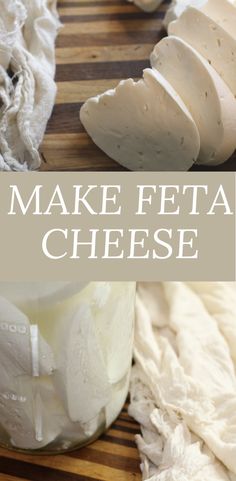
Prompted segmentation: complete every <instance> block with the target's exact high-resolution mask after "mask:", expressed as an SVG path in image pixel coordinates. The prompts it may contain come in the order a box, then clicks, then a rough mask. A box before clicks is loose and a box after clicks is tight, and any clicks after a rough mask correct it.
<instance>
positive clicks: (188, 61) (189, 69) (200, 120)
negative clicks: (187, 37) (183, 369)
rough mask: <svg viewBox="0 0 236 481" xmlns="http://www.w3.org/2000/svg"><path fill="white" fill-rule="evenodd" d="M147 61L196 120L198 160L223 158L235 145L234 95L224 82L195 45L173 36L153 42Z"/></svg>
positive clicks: (215, 161)
mask: <svg viewBox="0 0 236 481" xmlns="http://www.w3.org/2000/svg"><path fill="white" fill-rule="evenodd" d="M214 1H215V0H214ZM220 1H222V0H220ZM233 8H234V7H233ZM235 12H236V9H235ZM151 65H152V67H153V68H156V69H157V70H158V71H159V72H160V73H161V74H162V75H163V77H165V79H166V80H168V82H170V83H171V85H172V86H173V87H174V89H175V90H176V92H178V94H179V95H180V97H181V98H182V100H183V101H184V103H185V105H186V106H187V108H188V110H189V111H190V113H191V115H192V117H193V119H194V121H195V123H196V126H197V128H198V131H199V134H200V145H201V147H200V152H199V157H198V163H201V164H205V165H217V164H220V163H222V162H224V161H225V160H227V159H228V158H229V157H230V156H231V155H232V154H233V152H234V150H235V148H236V99H235V98H234V96H233V94H232V92H231V91H230V89H229V87H228V86H227V85H226V83H225V82H223V80H222V79H221V77H220V76H219V75H218V74H217V73H216V71H215V70H214V69H213V68H212V67H211V65H209V63H208V62H207V61H206V60H205V59H204V58H203V57H202V56H201V55H200V54H198V52H197V51H196V50H195V49H193V48H192V47H191V46H190V45H188V44H187V43H186V42H185V41H184V40H181V39H180V38H177V37H174V36H170V37H166V38H163V39H162V40H161V41H160V42H159V43H158V44H157V45H156V46H155V48H154V50H153V52H152V54H151Z"/></svg>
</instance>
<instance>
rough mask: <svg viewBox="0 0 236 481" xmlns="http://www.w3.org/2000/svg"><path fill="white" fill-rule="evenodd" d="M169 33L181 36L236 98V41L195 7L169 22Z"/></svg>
mask: <svg viewBox="0 0 236 481" xmlns="http://www.w3.org/2000/svg"><path fill="white" fill-rule="evenodd" d="M168 33H169V35H175V36H177V37H180V38H182V39H183V40H185V41H186V42H187V43H189V44H190V45H191V46H192V47H194V48H195V49H196V50H197V51H198V52H199V53H200V54H201V55H203V57H204V58H206V60H208V62H209V63H210V64H211V65H212V67H214V69H215V70H216V71H217V72H218V74H219V75H220V76H221V77H222V79H223V80H224V81H225V82H226V84H227V85H228V86H229V88H230V89H231V91H232V93H233V95H234V96H235V97H236V75H235V69H236V40H235V38H233V37H232V35H230V34H229V33H228V32H226V30H224V28H222V27H221V26H220V25H218V24H217V23H216V22H214V20H212V19H211V18H210V17H209V15H207V14H206V13H205V12H204V11H201V10H200V9H197V8H194V7H189V8H188V9H187V10H185V11H184V12H183V14H182V15H181V16H180V18H179V19H178V20H176V21H175V22H171V23H170V25H169V28H168Z"/></svg>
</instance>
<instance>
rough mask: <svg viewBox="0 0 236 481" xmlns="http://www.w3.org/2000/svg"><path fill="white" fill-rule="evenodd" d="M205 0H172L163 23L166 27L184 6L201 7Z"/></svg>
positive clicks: (181, 11)
mask: <svg viewBox="0 0 236 481" xmlns="http://www.w3.org/2000/svg"><path fill="white" fill-rule="evenodd" d="M206 1H207V0H172V2H171V4H170V6H169V8H168V10H167V11H166V14H165V17H164V20H163V23H164V25H165V27H166V28H167V27H168V25H169V23H170V22H173V21H174V20H176V19H177V18H179V17H180V15H181V14H182V13H183V12H184V10H186V8H188V7H190V6H192V7H201V6H202V5H204V3H206Z"/></svg>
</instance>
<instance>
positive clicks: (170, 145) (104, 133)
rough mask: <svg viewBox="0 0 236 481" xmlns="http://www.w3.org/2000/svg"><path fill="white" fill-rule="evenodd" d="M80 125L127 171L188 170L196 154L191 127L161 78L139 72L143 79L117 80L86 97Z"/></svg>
mask: <svg viewBox="0 0 236 481" xmlns="http://www.w3.org/2000/svg"><path fill="white" fill-rule="evenodd" d="M80 118H81V122H82V124H83V125H84V127H85V129H86V130H87V132H88V134H89V135H90V136H91V137H92V139H93V141H94V142H95V144H97V145H98V146H99V147H100V148H101V149H102V150H103V151H104V152H105V153H106V154H107V155H109V156H110V157H111V158H112V159H114V160H116V161H117V162H119V163H120V164H121V165H123V166H124V167H126V168H128V169H130V170H145V171H158V170H160V171H161V170H162V171H173V170H182V171H186V170H188V169H189V168H190V167H191V166H192V165H193V163H194V162H196V160H197V158H198V154H199V150H200V138H199V133H198V130H197V127H196V125H195V123H194V121H193V118H192V117H191V115H190V113H189V111H188V110H187V108H186V106H185V105H184V102H183V101H182V100H181V98H180V97H179V95H178V94H177V93H176V92H175V90H174V89H173V87H172V86H171V85H170V84H169V82H167V80H165V79H164V78H163V76H162V75H161V74H160V73H159V72H157V71H154V70H152V69H145V70H144V73H143V79H141V80H139V81H138V82H134V80H132V79H128V80H123V81H121V82H120V83H119V85H118V86H117V87H116V88H115V89H113V90H108V91H107V92H105V93H104V94H102V95H99V96H97V97H93V98H90V99H89V100H87V102H85V104H84V105H83V106H82V108H81V111H80Z"/></svg>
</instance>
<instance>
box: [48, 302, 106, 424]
mask: <svg viewBox="0 0 236 481" xmlns="http://www.w3.org/2000/svg"><path fill="white" fill-rule="evenodd" d="M52 344H54V351H55V356H56V365H57V370H56V371H55V374H54V380H55V387H56V390H57V392H58V394H59V397H60V399H61V400H62V402H63V405H64V407H65V410H66V412H67V414H68V416H69V418H70V420H71V421H73V422H82V423H86V422H87V421H90V420H91V419H93V418H95V417H96V416H97V415H98V414H99V413H100V411H101V410H102V409H103V408H104V407H105V405H106V404H107V402H108V400H109V398H110V387H109V383H108V379H107V376H106V365H105V362H104V359H103V355H102V352H101V349H100V346H99V343H98V341H97V338H96V333H95V329H94V319H93V316H92V314H91V310H90V307H89V305H87V304H86V303H83V302H81V303H80V304H79V305H78V307H77V309H73V311H72V312H70V313H68V314H67V316H66V317H64V316H63V318H61V319H58V323H57V327H56V330H55V337H54V340H53V341H52Z"/></svg>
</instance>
